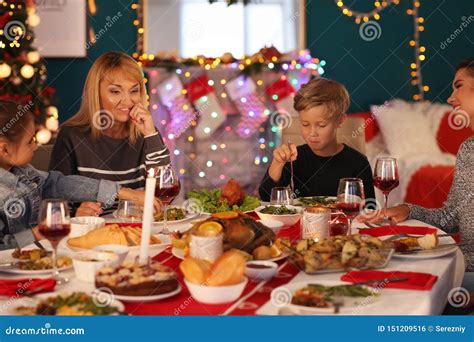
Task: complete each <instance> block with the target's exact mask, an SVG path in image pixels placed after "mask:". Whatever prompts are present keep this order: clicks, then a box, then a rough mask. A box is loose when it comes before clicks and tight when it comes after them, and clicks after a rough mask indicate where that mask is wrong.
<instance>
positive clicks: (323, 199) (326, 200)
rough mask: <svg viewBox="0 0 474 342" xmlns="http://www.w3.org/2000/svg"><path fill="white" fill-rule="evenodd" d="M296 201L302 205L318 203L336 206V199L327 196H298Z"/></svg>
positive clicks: (325, 205)
mask: <svg viewBox="0 0 474 342" xmlns="http://www.w3.org/2000/svg"><path fill="white" fill-rule="evenodd" d="M298 202H300V203H301V204H302V205H304V206H312V205H319V206H322V207H327V208H335V207H336V199H334V198H330V197H327V196H313V197H300V198H298Z"/></svg>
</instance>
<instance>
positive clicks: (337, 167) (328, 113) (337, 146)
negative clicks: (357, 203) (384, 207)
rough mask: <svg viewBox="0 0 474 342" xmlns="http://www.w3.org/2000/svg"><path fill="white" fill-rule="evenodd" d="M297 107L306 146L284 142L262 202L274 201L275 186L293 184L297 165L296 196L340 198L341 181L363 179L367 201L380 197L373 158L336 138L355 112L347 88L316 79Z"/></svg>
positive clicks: (268, 175) (301, 92) (266, 181)
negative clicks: (351, 111)
mask: <svg viewBox="0 0 474 342" xmlns="http://www.w3.org/2000/svg"><path fill="white" fill-rule="evenodd" d="M294 108H295V110H296V111H297V112H298V114H299V118H300V128H301V135H302V137H303V139H304V140H305V142H306V144H304V145H301V146H296V145H295V144H292V143H288V142H284V143H282V145H280V146H279V147H277V148H275V150H274V151H273V160H272V162H271V164H270V166H269V168H268V170H267V173H266V174H265V176H264V178H263V180H262V182H261V184H260V187H259V193H260V197H261V199H262V200H263V201H268V200H269V199H270V193H271V190H272V188H274V187H282V186H288V185H290V181H291V166H293V182H294V189H293V191H294V194H295V196H296V197H305V196H336V195H337V187H338V185H339V179H340V178H344V177H357V178H361V179H362V181H363V183H364V188H365V197H366V198H375V193H374V186H373V182H372V170H371V168H370V165H369V162H368V160H367V157H366V156H364V155H363V154H361V153H360V152H358V151H356V150H354V149H353V148H351V147H349V146H347V145H345V144H342V143H339V142H338V141H337V138H336V133H337V129H338V128H339V127H340V126H341V124H342V122H343V121H344V119H345V116H346V112H347V110H348V108H349V94H348V92H347V90H346V88H345V87H344V86H343V85H342V84H340V83H338V82H336V81H333V80H328V79H324V78H319V79H314V80H312V81H310V82H308V83H307V84H305V85H303V86H302V87H301V89H300V90H299V91H298V92H297V94H296V96H295V100H294ZM291 164H293V165H291Z"/></svg>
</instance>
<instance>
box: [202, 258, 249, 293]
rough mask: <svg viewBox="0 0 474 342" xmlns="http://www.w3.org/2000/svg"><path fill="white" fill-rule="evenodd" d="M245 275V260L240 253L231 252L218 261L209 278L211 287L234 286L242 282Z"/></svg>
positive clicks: (208, 282)
mask: <svg viewBox="0 0 474 342" xmlns="http://www.w3.org/2000/svg"><path fill="white" fill-rule="evenodd" d="M244 274H245V258H244V257H243V256H242V254H240V253H239V252H235V251H229V252H226V253H224V254H223V255H222V256H221V257H220V258H219V259H217V260H216V262H215V263H214V265H213V266H212V269H211V274H210V276H209V277H208V278H207V284H208V285H209V286H224V285H234V284H238V283H240V282H241V281H242V279H243V278H244Z"/></svg>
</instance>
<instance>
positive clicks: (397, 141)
mask: <svg viewBox="0 0 474 342" xmlns="http://www.w3.org/2000/svg"><path fill="white" fill-rule="evenodd" d="M371 110H372V112H373V113H374V116H375V118H376V120H377V123H378V126H379V128H380V131H381V132H382V135H383V138H384V141H385V144H386V146H387V149H388V151H389V152H390V154H391V155H393V156H394V157H397V158H404V157H409V156H416V155H425V156H433V157H439V156H440V155H441V154H442V152H441V150H440V149H439V147H438V143H437V141H436V139H435V135H434V134H433V132H432V131H431V130H430V122H429V120H428V119H427V118H426V117H425V116H424V115H423V113H421V112H418V111H414V110H413V109H409V108H408V107H405V108H403V109H400V108H396V107H392V106H390V105H382V106H372V107H371Z"/></svg>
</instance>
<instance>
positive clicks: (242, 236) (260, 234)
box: [191, 213, 275, 254]
mask: <svg viewBox="0 0 474 342" xmlns="http://www.w3.org/2000/svg"><path fill="white" fill-rule="evenodd" d="M207 221H214V222H218V223H220V224H221V225H222V227H223V228H224V250H229V249H232V248H237V249H240V250H243V251H245V252H247V253H249V254H251V253H252V251H253V250H254V249H255V248H257V247H259V246H270V245H271V244H272V243H273V241H275V233H274V232H273V231H272V230H271V229H270V228H268V227H266V226H264V225H263V224H261V223H260V222H257V221H255V220H254V219H253V218H251V217H250V216H248V215H246V214H243V213H239V214H238V216H237V217H235V218H215V217H211V218H209V219H207V220H204V221H201V222H198V223H196V224H195V225H194V226H193V227H192V228H191V231H192V230H193V229H197V228H198V227H199V226H200V225H201V224H203V223H204V222H207Z"/></svg>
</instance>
